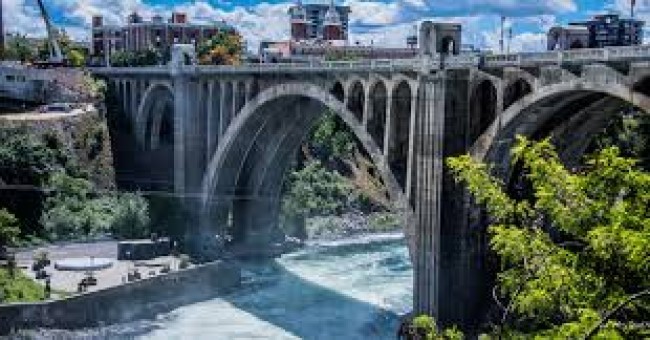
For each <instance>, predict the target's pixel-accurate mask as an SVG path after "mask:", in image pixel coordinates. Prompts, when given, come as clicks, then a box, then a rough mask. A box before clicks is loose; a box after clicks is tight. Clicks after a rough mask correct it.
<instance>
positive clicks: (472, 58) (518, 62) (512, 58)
mask: <svg viewBox="0 0 650 340" xmlns="http://www.w3.org/2000/svg"><path fill="white" fill-rule="evenodd" d="M634 60H650V45H649V46H626V47H608V48H600V49H576V50H569V51H548V52H534V53H517V54H491V55H480V54H462V55H454V56H445V57H443V58H440V57H428V58H411V59H373V60H352V61H321V60H311V61H309V62H306V63H284V64H283V63H279V64H254V65H253V64H251V65H241V66H226V65H219V66H216V65H215V66H203V65H201V66H198V65H187V66H180V67H177V68H173V67H169V66H150V67H128V68H98V69H93V72H97V73H99V74H102V73H103V74H142V73H150V74H161V75H165V74H169V73H170V72H171V70H172V69H175V70H180V71H181V72H197V73H203V74H206V73H207V74H209V73H223V74H230V73H233V74H235V73H240V74H242V73H243V74H246V73H249V74H250V73H258V72H259V73H273V72H279V73H284V72H287V73H289V72H303V71H311V72H321V71H329V70H331V71H347V70H380V71H401V70H414V71H418V70H423V71H427V70H436V69H441V68H468V67H487V68H500V67H509V66H511V67H531V66H543V65H563V64H572V63H577V64H580V63H590V62H608V61H634Z"/></svg>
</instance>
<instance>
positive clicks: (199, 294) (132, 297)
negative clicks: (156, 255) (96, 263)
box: [0, 262, 241, 335]
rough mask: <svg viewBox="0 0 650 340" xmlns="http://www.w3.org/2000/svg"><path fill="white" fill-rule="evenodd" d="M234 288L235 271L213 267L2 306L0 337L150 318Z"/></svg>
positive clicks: (215, 264)
mask: <svg viewBox="0 0 650 340" xmlns="http://www.w3.org/2000/svg"><path fill="white" fill-rule="evenodd" d="M240 282H241V273H240V270H239V268H238V267H237V266H236V265H234V264H231V263H226V262H213V263H209V264H205V265H201V266H197V267H193V268H190V269H186V270H182V271H178V272H172V273H170V274H168V275H163V276H156V277H152V278H148V279H144V280H140V281H136V282H132V283H127V284H124V285H121V286H117V287H112V288H108V289H104V290H101V291H97V292H91V293H86V294H82V295H75V296H73V297H70V298H67V299H63V300H56V301H48V302H42V303H21V304H8V305H2V306H0V335H6V334H8V333H10V332H11V331H12V330H18V329H31V328H57V329H75V328H85V327H94V326H98V325H102V324H112V323H120V322H125V321H132V320H136V319H143V318H151V317H154V316H155V315H156V314H158V313H164V312H168V311H170V310H172V309H174V308H176V307H179V306H182V305H185V304H189V303H193V302H199V301H203V300H206V299H210V298H213V297H215V296H217V295H218V294H222V293H224V292H227V291H229V290H231V289H234V288H236V287H237V286H239V284H240Z"/></svg>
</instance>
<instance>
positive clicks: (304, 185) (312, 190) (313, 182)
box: [282, 161, 352, 217]
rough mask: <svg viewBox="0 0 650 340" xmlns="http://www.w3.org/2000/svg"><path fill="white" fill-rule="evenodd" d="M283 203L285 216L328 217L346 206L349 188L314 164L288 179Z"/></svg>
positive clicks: (339, 177)
mask: <svg viewBox="0 0 650 340" xmlns="http://www.w3.org/2000/svg"><path fill="white" fill-rule="evenodd" d="M289 181H290V183H289V185H288V186H287V187H288V189H287V192H286V193H285V195H284V199H283V202H282V203H283V205H282V208H283V213H284V214H285V215H287V216H304V217H309V216H319V215H332V214H336V213H338V212H340V211H341V209H342V208H343V207H345V206H347V205H348V204H349V203H350V196H349V194H350V192H351V191H352V187H351V186H350V185H349V184H348V183H347V182H346V181H345V179H344V178H343V177H342V176H341V175H339V174H338V173H336V172H332V171H328V170H327V169H325V168H324V167H323V165H322V164H321V163H320V162H318V161H313V162H310V163H309V164H307V165H306V166H305V167H304V169H302V170H299V171H295V172H292V173H291V174H290V175H289Z"/></svg>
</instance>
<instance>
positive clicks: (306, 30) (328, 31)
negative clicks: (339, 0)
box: [289, 0, 350, 42]
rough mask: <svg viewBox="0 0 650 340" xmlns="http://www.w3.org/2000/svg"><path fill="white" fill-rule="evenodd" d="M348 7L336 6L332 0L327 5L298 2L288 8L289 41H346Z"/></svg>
mask: <svg viewBox="0 0 650 340" xmlns="http://www.w3.org/2000/svg"><path fill="white" fill-rule="evenodd" d="M349 15H350V7H349V6H336V5H334V0H331V1H330V3H329V4H324V3H308V4H303V3H302V2H300V1H298V2H297V3H296V4H295V5H293V6H291V8H289V17H290V18H291V40H292V41H294V42H305V41H311V42H314V41H323V40H324V41H337V40H347V39H348V25H349Z"/></svg>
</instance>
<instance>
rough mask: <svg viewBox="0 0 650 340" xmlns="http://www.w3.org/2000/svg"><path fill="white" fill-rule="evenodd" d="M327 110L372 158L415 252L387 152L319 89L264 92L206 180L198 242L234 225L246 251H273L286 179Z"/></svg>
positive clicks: (304, 86) (244, 113)
mask: <svg viewBox="0 0 650 340" xmlns="http://www.w3.org/2000/svg"><path fill="white" fill-rule="evenodd" d="M326 110H329V111H331V112H334V113H336V114H337V115H338V116H339V117H340V118H341V119H342V121H343V122H344V123H345V124H346V125H347V126H348V127H349V128H350V130H351V131H352V132H353V133H354V134H355V135H356V137H357V138H358V140H359V141H360V143H361V144H362V146H363V147H364V148H365V150H366V151H367V152H368V154H369V155H370V157H371V159H372V161H373V163H374V164H375V165H376V167H377V169H378V172H379V174H380V176H381V178H382V180H383V181H384V183H385V184H386V187H387V190H388V193H389V196H390V199H391V201H392V202H393V203H394V205H395V209H396V210H397V212H398V213H400V215H401V216H403V220H404V226H405V234H406V237H407V239H408V240H409V244H410V242H411V241H412V240H413V237H412V235H413V230H411V226H412V223H410V221H412V218H413V212H412V209H411V207H410V206H409V204H408V201H407V199H406V197H405V194H404V193H403V192H402V190H401V189H400V186H399V184H398V181H397V180H396V178H395V176H394V175H393V173H392V172H391V170H390V168H389V166H388V164H387V162H386V160H385V159H384V157H383V152H382V150H381V149H380V148H379V147H378V146H377V144H376V143H375V142H374V141H373V139H372V137H371V136H370V135H369V134H368V133H367V132H366V131H365V129H364V127H363V124H362V123H361V122H360V121H359V120H358V119H357V117H356V116H355V114H354V113H352V112H351V111H350V110H349V109H347V108H346V107H345V105H344V104H343V103H342V102H341V101H339V100H337V99H336V98H335V97H334V96H333V95H332V94H330V93H329V92H328V91H326V90H324V89H323V88H321V87H319V86H317V85H314V84H310V83H301V82H295V83H287V84H281V85H276V86H274V87H271V88H268V89H266V90H264V91H262V92H261V93H260V94H259V95H258V96H257V97H255V98H254V99H253V100H252V101H251V102H249V103H247V104H246V105H245V106H244V108H243V109H242V110H241V112H240V114H239V115H238V116H237V117H236V118H235V119H234V120H233V122H232V124H231V125H230V126H229V128H228V130H227V132H226V133H225V135H224V136H223V139H222V141H221V143H220V145H219V147H218V149H217V151H216V152H215V153H214V156H213V157H212V159H211V161H210V164H209V165H208V168H207V172H206V174H205V176H204V179H203V184H202V195H203V196H202V197H203V204H202V213H201V216H202V221H203V222H202V223H201V232H200V233H199V234H204V235H205V236H199V237H201V238H204V237H206V236H207V237H208V238H209V237H214V234H215V232H214V231H215V230H211V228H212V227H211V226H210V224H211V223H215V222H216V223H217V226H219V227H220V228H223V227H224V226H226V225H227V223H228V221H229V220H230V221H232V223H233V224H236V225H237V229H240V228H242V229H241V230H240V231H239V232H238V233H240V234H239V235H233V237H234V238H237V237H241V238H243V239H242V240H240V241H243V242H245V243H246V244H253V245H260V246H263V245H265V244H268V243H269V240H272V239H273V236H269V235H272V234H273V230H275V229H277V228H276V227H277V221H278V214H279V208H280V205H279V204H280V194H281V184H282V179H283V176H284V173H285V171H287V169H288V168H289V166H290V164H291V161H292V159H293V157H294V155H295V152H296V151H297V150H298V148H299V147H300V145H301V144H302V143H303V141H304V139H305V138H306V136H307V133H308V132H309V130H310V128H311V127H312V126H313V125H314V124H316V122H317V121H318V119H319V118H320V117H321V115H322V114H323V113H324V112H326ZM253 212H255V213H253ZM223 232H224V230H223V229H221V230H218V231H217V232H216V233H217V234H222V233H223ZM244 233H246V234H247V235H244ZM210 235H212V236H210ZM271 242H272V241H271Z"/></svg>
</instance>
